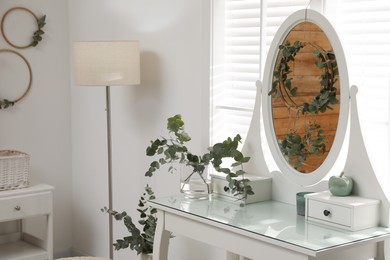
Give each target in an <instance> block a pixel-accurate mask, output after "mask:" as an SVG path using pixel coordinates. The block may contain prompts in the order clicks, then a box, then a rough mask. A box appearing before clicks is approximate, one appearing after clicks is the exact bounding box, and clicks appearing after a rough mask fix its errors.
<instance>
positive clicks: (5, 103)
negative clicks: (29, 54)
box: [0, 7, 46, 109]
mask: <svg viewBox="0 0 390 260" xmlns="http://www.w3.org/2000/svg"><path fill="white" fill-rule="evenodd" d="M14 11H23V12H27V13H29V14H31V15H32V16H33V17H34V19H35V20H36V23H37V30H36V31H35V32H34V34H33V36H32V40H31V42H30V43H28V44H27V45H17V44H15V43H13V42H11V41H10V40H9V38H8V37H7V35H6V33H5V29H4V24H5V20H6V17H7V16H8V15H9V14H10V13H12V12H14ZM45 24H46V15H43V16H42V17H39V18H38V16H37V15H36V14H35V13H33V12H32V11H31V10H30V9H27V8H25V7H13V8H11V9H9V10H8V11H7V12H6V13H5V14H4V15H3V18H2V19H1V34H2V36H3V38H4V40H5V41H6V42H7V43H8V44H9V45H11V46H12V47H14V48H16V49H26V48H29V47H35V46H37V45H38V43H39V42H41V41H42V35H43V34H44V33H45V32H44V31H43V30H42V28H43V27H44V26H45ZM0 53H12V54H15V55H17V56H19V57H20V58H22V60H23V61H24V62H25V63H26V65H27V68H28V71H29V81H28V86H27V89H26V90H25V92H24V93H23V94H22V95H21V96H20V97H19V98H17V99H15V100H10V99H7V98H2V97H0V109H6V108H9V107H12V106H14V105H15V104H16V103H17V102H19V101H20V100H22V99H23V98H24V97H26V95H27V94H28V92H29V91H30V89H31V85H32V70H31V66H30V63H29V62H28V61H27V59H26V58H25V57H24V56H23V55H22V54H20V53H19V52H16V51H14V50H9V49H1V50H0Z"/></svg>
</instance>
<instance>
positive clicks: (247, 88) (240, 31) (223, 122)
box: [210, 0, 308, 143]
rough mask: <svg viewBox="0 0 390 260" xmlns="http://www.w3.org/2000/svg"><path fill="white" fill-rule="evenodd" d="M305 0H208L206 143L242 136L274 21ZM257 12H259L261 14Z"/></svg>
mask: <svg viewBox="0 0 390 260" xmlns="http://www.w3.org/2000/svg"><path fill="white" fill-rule="evenodd" d="M307 4H308V0H295V1H291V0H269V1H264V0H263V1H261V0H213V8H212V9H213V26H212V28H213V30H212V32H213V35H212V39H213V42H212V56H213V57H212V68H211V75H212V77H211V88H210V91H211V93H210V96H211V106H210V107H211V117H210V118H211V122H210V126H211V129H210V142H211V143H215V142H218V141H221V140H223V139H225V138H226V137H227V136H234V135H235V134H237V133H238V134H240V135H241V136H242V137H243V139H245V137H246V134H247V131H248V128H249V124H250V121H251V118H252V112H253V107H254V102H255V95H256V87H255V83H256V81H257V80H258V79H260V78H261V75H262V71H261V64H262V63H264V61H265V53H266V51H267V50H268V47H269V45H270V43H271V41H272V38H273V35H274V34H275V33H276V31H277V29H278V28H279V26H280V24H281V23H282V22H283V21H284V19H285V18H286V17H287V16H288V15H290V14H291V13H293V12H294V11H296V10H298V9H302V8H305V7H306V6H307ZM262 14H263V15H262Z"/></svg>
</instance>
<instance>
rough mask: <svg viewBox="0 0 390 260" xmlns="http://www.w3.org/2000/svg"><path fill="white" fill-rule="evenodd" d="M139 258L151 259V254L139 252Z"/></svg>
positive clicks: (142, 259) (143, 259)
mask: <svg viewBox="0 0 390 260" xmlns="http://www.w3.org/2000/svg"><path fill="white" fill-rule="evenodd" d="M141 260H153V254H141Z"/></svg>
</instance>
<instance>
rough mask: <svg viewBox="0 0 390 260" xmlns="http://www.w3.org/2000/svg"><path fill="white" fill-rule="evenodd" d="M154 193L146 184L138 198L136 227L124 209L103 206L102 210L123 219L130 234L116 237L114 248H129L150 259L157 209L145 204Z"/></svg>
mask: <svg viewBox="0 0 390 260" xmlns="http://www.w3.org/2000/svg"><path fill="white" fill-rule="evenodd" d="M154 198H155V195H154V192H153V190H152V188H151V187H150V186H149V185H146V187H145V192H144V193H143V194H142V196H141V197H140V199H139V202H138V208H137V211H138V212H139V220H138V224H139V225H140V226H141V228H138V227H137V225H136V224H135V223H134V220H133V219H132V218H131V217H130V216H129V215H128V214H127V212H126V211H123V212H118V211H115V210H113V209H108V208H107V207H104V208H103V209H101V210H102V212H106V213H108V214H110V215H111V216H113V217H114V218H115V220H117V221H123V224H124V225H125V227H126V228H127V230H128V231H129V233H130V235H129V236H125V237H123V238H122V239H117V240H116V243H114V244H113V246H114V247H115V250H120V249H125V248H130V249H131V250H134V251H136V252H137V254H141V259H145V260H146V259H152V258H151V257H152V253H153V241H154V234H155V230H156V225H157V217H156V213H157V210H156V209H155V208H153V207H151V206H148V205H146V202H147V201H148V200H151V199H154Z"/></svg>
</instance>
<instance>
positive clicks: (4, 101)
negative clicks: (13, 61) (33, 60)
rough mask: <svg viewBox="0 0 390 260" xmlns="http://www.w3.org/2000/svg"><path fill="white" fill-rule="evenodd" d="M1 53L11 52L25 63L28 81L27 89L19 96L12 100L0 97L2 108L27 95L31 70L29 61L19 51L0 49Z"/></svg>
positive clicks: (0, 107) (30, 80) (30, 82)
mask: <svg viewBox="0 0 390 260" xmlns="http://www.w3.org/2000/svg"><path fill="white" fill-rule="evenodd" d="M1 53H12V54H15V55H17V56H19V57H20V58H21V59H22V60H23V61H24V62H25V63H26V65H27V68H28V72H29V82H28V85H27V89H26V90H25V91H24V93H23V94H22V95H21V96H20V97H18V98H16V99H14V100H9V99H5V98H2V97H0V109H3V108H8V107H10V106H13V105H14V104H15V103H16V102H19V101H20V100H22V99H23V98H24V97H26V96H27V94H28V92H29V91H30V89H31V85H32V70H31V66H30V63H29V62H28V61H27V59H26V58H25V57H24V56H23V55H22V54H20V53H19V52H17V51H14V50H9V49H0V54H1Z"/></svg>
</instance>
